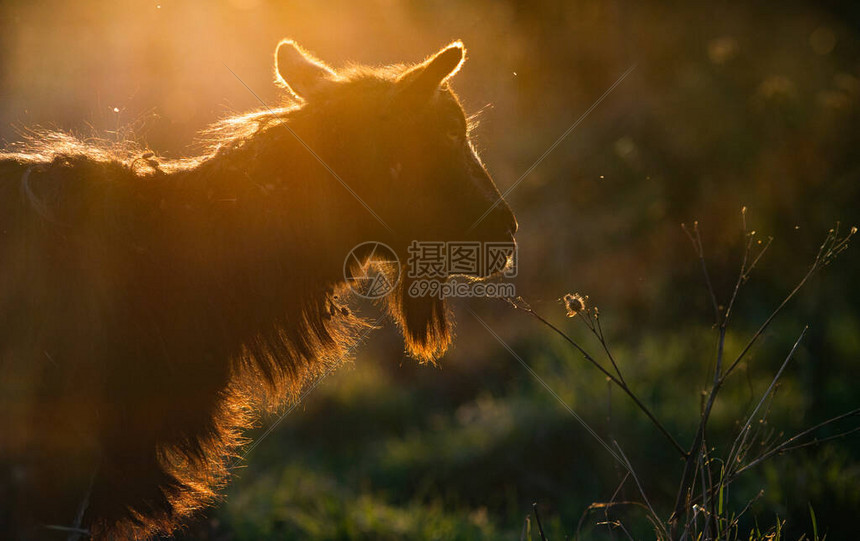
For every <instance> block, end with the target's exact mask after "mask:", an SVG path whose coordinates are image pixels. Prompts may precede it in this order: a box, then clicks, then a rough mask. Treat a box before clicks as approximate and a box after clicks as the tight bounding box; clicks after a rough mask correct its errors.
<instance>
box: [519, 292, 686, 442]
mask: <svg viewBox="0 0 860 541" xmlns="http://www.w3.org/2000/svg"><path fill="white" fill-rule="evenodd" d="M508 302H509V303H510V304H511V305H512V306H513V307H514V308H517V309H519V310H523V311H524V312H526V313H528V314H530V315H531V316H532V317H534V318H535V319H537V320H538V321H540V322H541V323H543V324H544V325H546V326H547V327H549V328H550V329H552V330H553V331H555V332H556V334H558V335H559V336H561V337H562V338H564V340H565V341H567V342H568V343H569V344H570V345H572V346H573V347H574V348H576V350H577V351H579V353H580V354H582V356H583V357H584V358H585V360H586V361H588V362H589V363H591V364H592V365H594V366H595V367H596V368H597V369H598V370H600V372H602V373H603V375H605V376H606V377H607V378H609V379H610V381H612V383H614V384H616V385H617V386H618V387H619V388H620V389H621V390H622V391H624V392H625V393H626V394H627V396H629V397H630V399H631V400H633V402H634V403H635V404H636V406H637V407H639V409H640V410H642V413H644V414H645V415H646V416H647V417H648V419H650V420H651V422H652V423H653V424H654V426H655V427H657V430H659V431H660V433H661V434H663V436H665V437H666V439H667V440H668V441H669V443H671V444H672V447H674V448H675V450H677V451H678V453H679V454H680V455H681V456H682V457H685V458H686V457H687V456H688V454H687V452H686V451H685V450H684V448H683V447H681V444H679V443H678V442H677V441H676V440H675V438H674V437H673V436H672V435H671V434H670V433H669V431H668V430H666V428H665V427H664V426H663V424H662V423H660V421H659V420H658V419H657V418H656V417H654V414H653V413H651V410H649V409H648V407H647V406H646V405H645V404H643V403H642V401H641V400H639V397H637V396H636V394H634V393H633V391H632V390H631V389H630V387H628V386H627V384H626V383H624V382H623V381H622V380H620V379H618V378H617V377H615V376H614V375H613V374H612V373H611V372H609V371H607V370H606V369H605V368H603V366H601V365H600V363H598V362H597V361H596V360H594V358H593V357H592V356H591V355H589V354H588V352H587V351H585V350H584V349H582V347H580V345H579V344H577V343H576V342H575V341H574V340H573V339H572V338H571V337H569V336H568V335H567V334H565V333H564V331H562V330H561V329H559V328H558V327H556V326H555V325H553V324H552V323H550V322H549V321H547V320H546V319H544V318H543V317H542V316H541V315H540V314H538V313H537V312H535V311H534V310H533V309H532V308H531V307H529V306H523V305H521V304H519V303H517V302H515V301H514V300H511V299H508Z"/></svg>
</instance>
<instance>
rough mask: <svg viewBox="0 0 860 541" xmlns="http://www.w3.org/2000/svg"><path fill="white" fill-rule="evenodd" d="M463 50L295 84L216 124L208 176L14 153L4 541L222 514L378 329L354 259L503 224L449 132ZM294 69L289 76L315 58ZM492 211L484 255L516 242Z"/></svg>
mask: <svg viewBox="0 0 860 541" xmlns="http://www.w3.org/2000/svg"><path fill="white" fill-rule="evenodd" d="M282 46H283V44H282ZM452 47H454V46H452ZM456 47H459V50H458V51H455V52H456V53H457V54H458V55H459V56H458V58H459V59H460V60H459V61H457V62H456V66H454V67H452V65H453V64H454V62H453V61H454V60H457V59H456V58H453V56H455V54H454V53H452V52H450V51H449V50H450V49H451V47H449V49H446V50H443V51H442V52H440V53H439V55H437V56H436V57H433V58H431V59H429V60H428V61H426V62H425V63H424V64H421V65H419V66H416V67H411V68H407V67H388V68H380V69H376V70H373V69H369V68H362V67H356V68H351V69H350V70H345V71H342V72H338V73H336V74H335V72H334V71H333V70H330V68H325V70H323V71H324V73H323V72H319V73H318V78H319V79H320V80H314V71H313V69H312V68H313V67H312V66H311V67H310V68H308V66H306V65H302V66H299V67H300V68H301V69H298V68H297V69H296V70H294V73H293V74H294V75H295V77H292V78H291V77H290V75H291V73H292V72H290V67H289V66H287V65H281V64H279V70H280V71H279V74H280V75H282V76H283V79H284V80H285V81H290V82H289V83H287V84H289V86H290V90H291V92H292V93H293V94H294V96H293V97H292V98H291V99H292V101H290V102H288V103H287V105H286V106H284V107H281V108H276V109H272V110H264V111H260V112H255V113H250V114H246V115H241V116H237V117H232V118H228V119H225V120H223V121H221V122H219V123H218V124H217V125H215V126H213V127H212V128H210V129H209V130H207V131H206V132H205V133H204V137H205V139H206V141H207V145H208V146H207V148H206V150H205V152H203V153H202V154H201V155H200V156H198V157H193V158H184V159H180V160H165V159H161V158H159V157H157V156H155V155H153V154H152V153H149V152H143V151H141V150H140V149H136V148H134V146H133V145H130V144H128V145H124V146H123V147H119V146H118V145H115V144H107V143H103V142H98V141H87V142H84V141H81V140H79V139H76V138H74V137H72V136H69V135H66V134H62V133H58V132H50V131H34V132H31V133H30V134H29V136H28V138H27V139H26V140H25V141H24V142H23V143H20V144H18V145H16V146H13V147H10V148H9V149H7V151H5V152H3V153H0V261H2V271H0V370H2V373H0V412H2V413H0V422H2V425H0V434H2V435H3V438H2V440H0V468H2V470H0V500H2V501H4V502H12V503H11V504H10V505H7V504H4V505H3V507H4V509H3V510H2V511H0V534H2V536H3V537H4V538H6V537H7V535H6V534H8V536H19V537H23V538H41V537H43V536H45V537H48V538H51V535H53V536H56V533H55V532H53V533H50V532H49V533H50V535H47V534H46V532H48V530H46V529H45V526H46V525H55V526H71V525H72V524H74V523H75V513H76V511H77V510H78V509H79V507H81V506H82V503H86V505H85V506H84V507H85V512H84V514H83V520H82V523H81V525H82V526H83V527H84V528H88V529H90V531H91V532H92V534H93V535H94V537H95V538H106V537H119V538H144V537H147V536H149V535H152V534H154V533H169V532H171V531H173V530H174V529H175V528H176V527H177V526H178V525H180V524H181V522H182V520H183V519H184V518H186V517H188V516H189V515H190V514H192V513H193V512H195V511H196V510H198V509H200V508H202V507H203V506H205V505H207V504H209V503H210V502H211V501H212V500H213V499H214V498H215V497H216V492H217V490H218V488H219V487H220V486H221V485H222V484H223V483H224V482H225V480H226V478H227V475H228V473H229V472H228V469H229V468H228V466H229V464H230V462H231V461H232V460H234V458H235V457H236V453H237V449H238V446H239V445H240V444H241V443H243V440H242V435H241V434H242V431H243V430H244V429H246V428H248V427H250V426H252V424H253V423H254V420H255V416H254V413H253V412H254V411H257V410H259V409H270V410H271V409H275V408H278V407H281V406H282V405H283V404H285V403H289V402H291V401H294V400H296V398H297V396H298V393H299V392H300V390H301V389H302V388H303V387H305V386H306V384H307V383H308V382H309V381H311V380H313V379H315V378H317V377H319V376H320V375H321V374H323V373H324V372H326V371H328V370H329V369H331V368H332V367H334V366H336V365H337V364H339V363H341V362H344V360H345V359H348V358H349V357H350V354H351V348H352V347H353V346H354V345H355V342H356V339H357V337H358V336H359V335H360V333H362V332H363V331H364V329H366V328H368V326H369V324H368V322H367V321H365V320H363V319H361V318H359V317H357V316H355V315H353V313H352V312H351V311H350V310H348V309H346V308H345V307H344V306H343V305H344V302H345V301H344V296H343V295H344V291H343V288H344V285H343V275H342V268H343V261H344V257H345V255H346V254H347V253H348V252H349V250H350V249H351V248H352V247H353V246H355V245H357V244H358V243H360V242H362V241H366V240H382V241H384V242H386V243H388V244H390V245H391V246H393V247H394V248H395V250H396V251H398V253H399V254H403V255H405V248H406V246H407V245H408V243H409V241H411V240H413V239H418V240H420V239H422V238H429V239H444V238H458V237H456V235H457V234H458V232H460V231H464V230H465V228H466V226H467V225H468V223H470V222H471V221H472V220H474V219H475V218H476V217H477V216H479V215H480V214H481V212H483V211H484V210H485V209H486V208H488V205H489V203H491V202H492V200H493V197H494V196H493V193H495V195H496V196H497V195H498V192H497V191H495V187H494V186H492V181H491V180H489V176H487V175H486V172H485V171H484V169H483V166H481V165H480V163H479V162H477V164H476V163H475V162H476V160H477V158H475V157H474V154H469V155H468V156H467V153H466V151H463V153H462V155H461V153H460V150H457V149H453V150H452V149H447V148H443V147H442V146H441V145H444V144H445V143H444V141H445V140H446V138H445V133H441V134H440V133H436V132H438V131H439V130H440V129H441V130H444V129H449V128H450V126H449V125H450V123H451V122H454V121H453V120H451V119H450V118H449V119H447V120H446V119H445V115H449V116H451V115H453V116H451V118H454V117H456V119H457V122H459V121H460V120H461V117H462V118H465V117H463V116H462V108H461V107H460V104H459V102H458V101H457V99H456V97H455V96H454V95H453V94H452V93H451V92H450V90H449V89H447V85H445V84H444V81H445V79H447V77H448V76H450V75H451V74H452V73H453V71H456V69H459V65H460V63H461V62H462V56H463V51H462V45H456ZM296 50H297V51H299V53H302V51H300V50H298V49H296ZM446 51H448V52H446ZM291 54H293V51H291V50H284V49H279V62H283V64H287V63H289V62H301V57H302V56H304V55H302V54H300V55H299V57H290V56H289V55H291ZM445 54H447V55H448V57H451V58H442V60H444V61H445V62H442V60H440V57H442V55H445ZM307 69H310V70H311V71H310V72H307ZM302 70H305V71H302ZM433 70H435V73H434V72H433ZM428 73H429V75H428ZM428 77H429V79H428ZM425 87H426V88H425ZM404 89H409V91H408V92H404ZM296 100H300V101H296ZM392 115H394V117H393V118H392ZM458 115H459V116H458ZM448 121H450V122H448ZM445 122H448V124H445ZM288 126H289V128H290V129H287V127H288ZM445 126H449V128H445ZM458 126H459V124H458ZM462 128H463V130H464V133H465V125H463V126H462ZM458 129H459V128H458ZM434 130H435V131H434ZM295 134H298V135H300V136H301V137H302V139H303V140H304V141H305V142H306V143H307V144H308V145H309V146H311V148H313V149H314V150H315V152H317V153H318V155H319V156H320V157H321V158H322V159H323V160H324V161H325V162H326V164H327V165H329V166H330V167H331V168H333V170H334V171H337V172H338V173H339V175H340V176H341V177H342V179H343V180H344V181H345V182H346V183H348V184H349V185H350V187H352V188H353V189H354V190H355V191H356V192H357V193H359V194H360V195H361V197H362V199H363V200H364V201H365V202H366V203H367V204H368V205H369V206H370V207H371V208H373V210H374V211H375V212H377V213H378V214H379V216H380V217H382V218H383V219H384V220H385V222H386V223H387V224H388V225H389V227H390V231H389V229H388V228H386V227H384V226H383V225H382V224H380V223H379V222H378V221H377V220H376V219H374V217H373V216H372V215H371V214H370V213H369V212H368V210H367V209H366V208H365V207H364V205H362V204H361V203H360V202H358V201H357V200H356V198H354V197H353V196H352V195H351V194H350V193H349V191H348V190H346V189H345V188H344V186H342V185H341V184H340V183H339V182H338V181H337V180H335V179H334V178H333V177H332V175H331V173H330V172H329V171H328V170H327V169H326V168H325V167H324V166H322V165H321V164H320V163H319V162H318V161H317V160H316V159H315V158H314V157H313V156H311V155H310V153H309V152H308V151H307V149H306V148H304V146H303V145H302V144H300V143H299V142H298V141H297V139H296V137H295ZM434 145H437V146H438V148H436V147H434ZM470 152H471V151H470ZM428 156H430V158H428ZM482 174H483V175H484V176H485V177H486V179H484V177H483V176H481V175H482ZM476 175H477V176H476ZM479 177H480V178H479ZM473 178H477V179H478V180H477V181H476V182H478V184H480V183H482V182H484V183H485V182H489V186H490V187H489V188H488V187H487V186H486V185H476V186H475V187H471V185H469V186H464V185H463V182H465V181H464V180H463V179H467V180H468V179H473ZM458 179H459V180H458ZM455 181H456V182H459V183H460V184H458V186H459V187H458V188H457V189H456V190H455V191H452V190H451V185H448V184H446V183H447V182H455ZM469 182H471V180H469ZM392 183H407V184H404V185H402V186H401V185H400V184H392ZM434 183H435V184H434ZM488 190H489V191H488ZM500 208H502V211H504V212H506V213H507V214H506V215H504V216H501V215H500V216H496V218H497V219H496V221H495V222H493V219H490V220H488V222H489V223H490V225H488V226H487V227H486V228H484V229H481V231H482V232H483V233H482V234H487V235H489V236H490V237H492V238H496V237H498V238H505V236H506V235H507V238H509V237H510V235H511V234H512V233H513V230H514V229H515V221H513V216H512V215H510V210H509V209H508V208H507V206H506V205H503V206H500ZM497 214H498V213H497ZM461 215H462V216H461ZM508 215H510V216H508ZM452 216H453V217H459V218H458V219H459V220H460V221H457V220H455V219H453V218H452ZM443 217H444V219H442V218H443ZM460 218H461V219H460ZM491 218H492V217H491ZM499 220H501V221H499ZM502 222H504V224H505V225H504V226H502V225H500V224H502ZM493 223H495V224H496V225H492V224H493ZM511 224H513V225H511ZM497 226H498V227H497ZM494 227H495V228H496V229H499V231H495V230H494V229H492V228H494ZM496 233H498V235H496ZM488 238H489V237H488ZM402 260H403V261H405V257H403V258H402ZM406 287H408V280H406V279H404V280H401V281H400V286H399V289H398V290H397V291H396V292H395V293H393V294H392V295H390V296H389V297H388V299H387V300H386V303H387V305H388V311H389V313H390V314H391V316H392V318H393V319H394V320H395V322H396V323H397V324H398V325H399V327H400V328H401V330H402V332H403V334H404V336H405V341H406V346H407V349H408V351H409V352H410V353H411V354H412V355H413V356H415V357H416V358H418V359H421V360H425V361H426V360H433V359H436V358H437V357H439V356H440V355H441V354H443V353H444V351H445V349H446V348H447V347H448V344H449V343H450V340H451V322H450V318H449V315H448V310H447V308H446V306H445V304H444V302H442V301H441V300H438V299H429V298H418V299H414V298H411V297H409V296H408V295H407V294H406V293H405V288H406Z"/></svg>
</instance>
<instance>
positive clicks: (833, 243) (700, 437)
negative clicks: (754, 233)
mask: <svg viewBox="0 0 860 541" xmlns="http://www.w3.org/2000/svg"><path fill="white" fill-rule="evenodd" d="M745 210H746V209H744V213H743V215H744V233H745V234H746V218H745V215H746V213H745ZM682 228H683V229H684V232H685V233H687V236H688V237H689V238H690V241H691V243H692V244H693V248H694V250H695V251H696V254H697V256H698V257H699V260H700V262H701V263H702V269H703V272H704V276H705V283H706V286H707V289H708V293H709V295H710V297H711V299H712V302H713V303H714V306H715V307H716V308H717V310H716V312H715V313H716V315H717V322H718V324H719V342H718V348H717V362H716V367H715V370H714V383H713V385H712V387H711V390H710V392H709V394H708V399H707V402H706V403H705V408H704V410H703V411H702V417H701V420H700V421H699V428H698V429H697V431H696V436H695V438H694V439H693V445H692V446H691V447H690V452H689V453H688V455H687V460H686V464H685V466H684V472H683V473H682V474H681V483H680V486H679V488H678V496H677V498H676V500H675V510H674V511H673V513H672V517H671V518H670V519H669V522H670V523H671V524H672V527H673V533H674V529H675V528H676V527H677V523H678V517H680V516H681V512H682V511H683V507H684V501H685V499H689V498H690V494H687V492H688V491H689V490H690V487H691V486H692V482H691V481H690V480H689V479H690V477H691V474H692V473H693V471H694V470H695V468H696V465H697V464H696V460H695V455H694V451H695V450H696V449H697V448H699V447H700V446H701V445H702V442H703V441H704V438H705V430H706V428H707V424H708V420H709V418H710V414H711V410H712V408H713V405H714V402H715V400H716V398H717V394H718V393H719V391H720V390H721V388H722V386H723V384H724V383H725V381H726V379H727V378H728V376H729V375H730V374H731V373H732V371H734V369H735V368H736V367H737V366H738V364H740V362H741V360H743V358H744V357H745V356H746V354H747V353H748V352H749V350H750V349H751V348H752V346H753V345H754V344H755V342H756V341H757V340H758V338H759V337H760V336H761V335H762V334H763V333H764V331H765V330H766V329H767V328H768V327H769V326H770V324H771V323H772V322H773V320H774V318H776V316H777V314H779V313H780V312H781V311H782V309H783V308H784V307H785V306H786V305H787V304H788V302H789V301H790V300H791V299H792V298H794V296H795V295H796V294H797V293H798V292H799V291H800V290H801V289H802V288H803V286H804V285H805V284H806V282H807V281H808V280H809V278H811V277H812V276H813V275H814V274H815V273H816V272H817V271H818V270H820V269H821V268H822V267H823V266H825V265H827V264H828V263H830V261H832V260H833V258H834V257H836V255H838V254H839V253H840V252H841V251H842V250H844V249H845V248H846V247H847V246H848V243H849V241H850V239H851V237H852V236H853V235H854V234H855V233H856V231H857V229H856V228H853V227H852V228H851V230H850V232H849V233H848V234H847V235H846V236H845V237H843V238H841V239H840V238H839V224H838V223H837V224H836V227H835V228H834V229H831V230H830V231H829V232H828V234H827V236H826V237H825V239H824V242H823V243H822V244H821V247H820V248H819V250H818V254H817V255H816V256H815V260H814V261H813V263H812V265H810V267H809V269H808V270H807V272H806V274H805V275H804V276H803V278H801V280H800V281H799V282H798V284H797V285H796V286H795V287H794V289H792V291H791V292H790V293H789V294H788V295H787V296H786V297H785V299H783V301H782V302H781V303H780V304H779V306H777V308H776V309H775V310H774V311H773V312H772V313H771V314H770V316H768V318H767V319H766V320H765V322H764V323H763V324H762V325H761V326H760V327H759V329H758V330H757V331H756V332H755V334H754V335H753V336H752V338H750V340H749V342H748V343H747V345H746V346H745V347H744V348H743V350H741V353H740V354H739V355H738V356H737V358H736V359H735V360H734V362H732V364H731V365H730V366H729V368H728V369H727V370H726V371H725V372H722V357H723V347H724V345H725V335H726V329H727V327H728V319H729V315H730V310H731V307H732V305H733V304H734V301H735V299H736V298H737V293H738V291H739V289H740V285H741V283H743V281H745V280H746V278H747V277H748V276H749V272H750V271H751V270H752V268H753V267H754V266H755V265H756V263H758V261H759V259H760V258H761V256H762V254H763V253H764V251H765V250H767V247H768V246H769V245H770V241H768V243H767V244H766V245H765V246H764V247H763V248H762V251H761V252H760V253H759V254H758V257H756V258H755V260H754V261H753V263H752V264H751V265H750V266H749V267H748V268H747V266H746V261H747V259H748V256H749V253H750V250H751V247H752V242H751V239H750V240H749V241H748V242H747V246H746V250H745V252H744V261H743V263H742V265H741V272H740V275H739V278H738V282H737V283H736V286H735V290H734V292H733V294H732V298H731V301H730V303H729V309H728V310H726V314H725V316H724V317H723V319H722V321H720V319H719V307H718V305H717V304H716V295H715V293H714V290H713V287H712V285H711V281H710V277H709V275H708V271H707V265H706V264H705V260H704V249H703V246H702V241H701V237H700V236H699V233H698V223H694V228H693V231H694V232H695V235H692V234H690V232H689V231H688V229H687V228H686V226H684V225H682Z"/></svg>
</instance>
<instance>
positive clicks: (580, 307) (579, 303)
mask: <svg viewBox="0 0 860 541" xmlns="http://www.w3.org/2000/svg"><path fill="white" fill-rule="evenodd" d="M586 300H588V295H586V296H585V297H583V296H582V295H580V294H579V293H568V294H567V295H565V296H564V308H565V310H567V317H576V315H577V314H578V313H580V312H582V311H584V310H585V308H586V305H585V301H586Z"/></svg>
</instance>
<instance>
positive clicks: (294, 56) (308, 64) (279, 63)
mask: <svg viewBox="0 0 860 541" xmlns="http://www.w3.org/2000/svg"><path fill="white" fill-rule="evenodd" d="M335 79H337V73H335V71H334V70H333V69H331V68H330V67H328V66H326V65H325V64H324V63H323V62H322V61H320V60H318V59H316V58H314V56H313V55H311V54H310V53H308V52H307V51H305V50H304V49H302V48H301V47H300V46H299V44H298V43H296V42H294V41H293V40H291V39H285V40H282V41H281V42H280V43H278V47H277V49H275V84H277V85H278V86H281V87H283V88H286V89H287V90H288V91H289V92H290V93H291V94H293V96H295V97H297V98H302V97H304V96H307V95H308V94H312V93H313V91H314V89H316V88H317V87H318V86H319V85H320V84H321V83H323V82H324V81H330V80H335Z"/></svg>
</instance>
